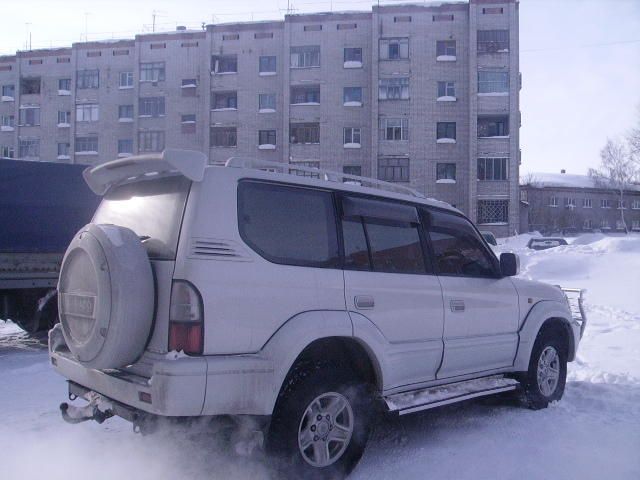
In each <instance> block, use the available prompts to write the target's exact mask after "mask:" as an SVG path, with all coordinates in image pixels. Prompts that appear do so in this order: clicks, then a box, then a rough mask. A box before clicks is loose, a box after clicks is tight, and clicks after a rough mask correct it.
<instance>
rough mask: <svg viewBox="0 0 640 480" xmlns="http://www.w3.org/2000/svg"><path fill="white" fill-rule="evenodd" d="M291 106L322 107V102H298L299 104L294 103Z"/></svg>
mask: <svg viewBox="0 0 640 480" xmlns="http://www.w3.org/2000/svg"><path fill="white" fill-rule="evenodd" d="M291 105H298V106H300V105H312V106H315V105H320V102H298V103H292V104H291Z"/></svg>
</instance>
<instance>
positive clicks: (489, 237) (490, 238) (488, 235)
mask: <svg viewBox="0 0 640 480" xmlns="http://www.w3.org/2000/svg"><path fill="white" fill-rule="evenodd" d="M480 235H482V238H484V239H485V241H486V242H487V243H488V244H489V245H493V246H494V247H497V246H498V241H497V240H496V236H495V235H494V234H493V232H487V231H480Z"/></svg>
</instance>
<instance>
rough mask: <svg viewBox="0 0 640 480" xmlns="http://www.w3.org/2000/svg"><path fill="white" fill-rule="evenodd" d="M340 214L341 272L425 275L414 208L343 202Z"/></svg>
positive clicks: (374, 202) (369, 202)
mask: <svg viewBox="0 0 640 480" xmlns="http://www.w3.org/2000/svg"><path fill="white" fill-rule="evenodd" d="M343 210H344V215H343V219H342V234H343V239H344V255H345V268H347V269H351V270H373V271H376V272H387V273H426V268H425V261H424V255H423V251H422V243H421V240H420V233H419V230H418V229H419V224H418V223H417V219H418V216H417V214H416V211H415V208H414V207H411V206H408V205H401V204H394V203H389V204H388V205H386V202H382V201H377V200H375V201H370V200H359V199H354V198H347V199H346V201H345V202H343ZM398 218H401V219H402V220H397V219H398ZM410 219H413V220H414V221H410Z"/></svg>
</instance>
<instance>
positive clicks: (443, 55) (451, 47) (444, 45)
mask: <svg viewBox="0 0 640 480" xmlns="http://www.w3.org/2000/svg"><path fill="white" fill-rule="evenodd" d="M455 58H456V41H455V40H438V41H437V42H436V60H445V59H455Z"/></svg>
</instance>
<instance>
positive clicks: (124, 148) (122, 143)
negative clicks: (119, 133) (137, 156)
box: [118, 138, 133, 156]
mask: <svg viewBox="0 0 640 480" xmlns="http://www.w3.org/2000/svg"><path fill="white" fill-rule="evenodd" d="M118 155H122V156H124V155H133V139H132V138H123V139H120V140H118Z"/></svg>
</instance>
